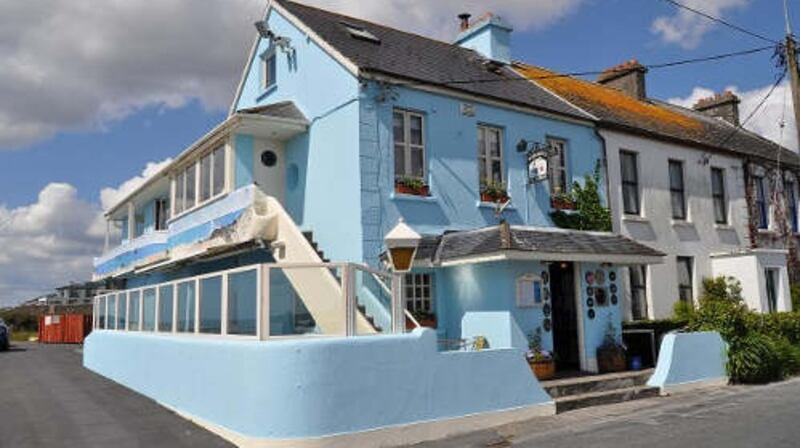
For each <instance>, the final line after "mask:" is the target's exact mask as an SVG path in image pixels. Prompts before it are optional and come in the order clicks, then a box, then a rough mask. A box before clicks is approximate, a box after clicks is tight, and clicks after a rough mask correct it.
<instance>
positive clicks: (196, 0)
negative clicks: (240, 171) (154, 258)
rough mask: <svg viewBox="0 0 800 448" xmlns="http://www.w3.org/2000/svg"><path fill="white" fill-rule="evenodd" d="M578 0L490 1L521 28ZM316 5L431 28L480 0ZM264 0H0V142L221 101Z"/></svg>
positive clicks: (446, 32) (336, 0) (451, 27)
mask: <svg viewBox="0 0 800 448" xmlns="http://www.w3.org/2000/svg"><path fill="white" fill-rule="evenodd" d="M581 1H582V0H560V1H555V0H506V1H503V2H497V3H498V4H496V5H492V6H493V7H496V12H497V13H499V14H502V15H504V16H506V17H507V18H508V19H509V20H510V21H511V22H512V23H513V24H514V25H516V26H517V28H518V29H537V28H541V27H543V26H546V25H548V24H550V23H552V22H553V21H555V20H558V19H559V18H562V17H564V16H565V15H566V14H568V13H569V12H571V11H573V10H575V9H576V7H577V5H578V4H579V3H580V2H581ZM308 3H311V4H314V5H316V6H322V7H327V8H332V9H334V10H338V11H342V12H345V13H349V14H353V15H357V16H359V17H363V18H367V19H371V20H375V21H380V22H386V23H388V24H391V25H395V26H398V27H401V28H403V29H409V30H411V31H416V32H420V33H424V34H428V35H433V36H436V37H442V38H449V37H452V36H453V35H454V34H455V29H456V26H457V21H456V18H455V16H456V15H457V14H458V13H459V12H462V11H465V10H468V11H471V12H473V13H475V14H476V15H477V14H480V13H482V12H483V9H484V8H486V5H485V2H483V1H481V0H466V1H459V0H436V1H431V0H370V1H358V2H356V1H354V0H311V1H309V2H308ZM265 5H266V0H202V1H201V0H159V1H157V2H156V1H153V2H143V1H131V0H105V1H102V2H98V1H95V0H70V1H61V0H37V1H14V0H0V54H2V55H3V57H2V58H0V149H3V148H6V149H8V148H18V147H23V146H25V145H27V144H30V143H34V142H36V141H40V140H42V139H46V138H48V137H50V136H52V135H53V134H55V133H58V132H60V131H64V130H72V129H91V128H101V127H102V126H103V125H104V124H107V123H109V122H112V121H114V120H118V119H122V118H124V117H126V116H128V115H129V114H131V113H132V112H135V111H137V110H140V109H142V108H144V107H148V106H158V107H165V108H175V107H180V106H182V105H184V104H186V103H187V102H188V101H190V100H192V99H199V100H200V101H201V103H202V104H203V105H204V106H205V107H207V108H209V109H213V110H224V109H225V108H226V107H227V106H228V104H229V102H230V101H231V99H232V98H233V94H234V92H235V88H236V84H237V82H238V81H239V80H238V77H239V75H240V73H241V69H242V66H243V64H244V62H245V59H246V57H247V53H248V50H249V48H250V43H251V42H252V39H253V37H254V35H255V32H254V29H253V26H252V23H253V22H255V21H256V20H257V19H258V18H259V17H260V16H261V14H262V13H263V10H264V7H265Z"/></svg>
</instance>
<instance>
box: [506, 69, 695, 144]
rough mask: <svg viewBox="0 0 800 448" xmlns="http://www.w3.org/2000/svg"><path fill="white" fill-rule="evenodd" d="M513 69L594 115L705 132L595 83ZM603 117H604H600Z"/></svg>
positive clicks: (670, 113) (543, 71)
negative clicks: (596, 110) (599, 111)
mask: <svg viewBox="0 0 800 448" xmlns="http://www.w3.org/2000/svg"><path fill="white" fill-rule="evenodd" d="M514 68H515V69H516V70H517V71H518V72H519V73H520V74H522V75H523V76H525V77H527V78H528V79H530V80H532V81H534V82H535V83H537V84H539V85H541V86H542V87H544V88H546V89H548V90H550V91H551V92H553V93H554V94H556V95H558V96H561V97H563V98H565V99H566V100H568V101H570V102H573V103H575V105H576V106H578V107H582V108H584V109H587V110H588V112H590V113H591V112H592V109H594V108H602V109H605V110H606V111H608V112H609V113H611V114H615V115H617V116H621V118H624V119H626V121H630V122H631V123H634V124H635V123H641V124H645V123H644V122H649V123H651V124H653V125H656V126H660V127H670V128H673V130H675V129H674V128H675V127H678V128H681V129H682V130H685V131H690V132H691V131H702V130H703V123H702V122H700V121H699V120H695V119H693V118H691V117H689V116H686V115H683V114H680V113H677V112H673V111H671V110H669V109H667V108H665V107H661V106H658V105H655V104H651V103H648V102H646V101H640V100H637V99H636V98H633V97H630V96H628V95H626V94H624V93H622V92H620V91H618V90H615V89H613V88H610V87H605V86H602V85H599V84H595V83H592V82H588V81H584V80H581V79H576V78H573V77H570V76H561V75H559V74H558V73H555V72H552V71H550V70H546V69H543V68H541V67H534V66H531V65H527V64H522V63H515V64H514ZM599 118H601V119H602V118H603V117H599Z"/></svg>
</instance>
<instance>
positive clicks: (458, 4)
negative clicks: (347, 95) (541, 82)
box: [0, 0, 800, 304]
mask: <svg viewBox="0 0 800 448" xmlns="http://www.w3.org/2000/svg"><path fill="white" fill-rule="evenodd" d="M309 1H310V2H311V3H313V4H317V5H324V6H326V7H333V8H336V9H338V10H341V11H345V12H349V13H353V12H356V13H357V14H356V15H359V16H362V17H365V18H368V19H372V20H376V21H381V22H389V23H390V24H392V25H395V26H400V27H403V28H407V29H411V30H413V31H416V32H420V33H425V34H428V35H431V36H434V37H437V38H451V37H452V36H453V35H454V34H455V32H456V27H457V21H456V19H455V16H456V14H457V13H459V12H462V11H463V10H469V11H470V12H472V13H473V14H476V15H477V14H480V13H482V12H484V9H486V8H487V7H494V8H495V10H496V11H498V12H499V13H500V14H501V15H502V14H505V15H506V18H507V19H509V20H510V21H511V22H512V23H513V24H514V25H515V27H516V29H517V30H516V31H515V33H514V49H513V51H514V57H515V58H517V59H522V60H525V61H527V62H530V63H534V64H537V65H542V66H546V67H550V68H553V69H557V70H559V71H564V72H572V71H584V70H601V69H604V68H607V67H610V66H612V65H615V64H617V63H619V62H622V61H624V60H626V59H630V58H637V59H639V60H640V61H641V62H643V63H659V62H666V61H671V60H678V59H686V58H693V57H700V56H706V55H712V54H717V53H725V52H730V51H738V50H744V49H749V48H755V47H759V46H763V45H765V43H764V42H763V41H760V40H757V39H755V38H752V37H750V36H746V35H743V34H740V33H737V32H735V31H733V30H730V29H727V28H725V27H722V26H716V25H712V24H710V23H708V22H707V21H705V19H701V18H698V17H694V16H692V15H690V14H686V13H680V12H678V10H677V9H676V8H675V7H674V6H671V5H669V4H668V3H666V2H664V1H661V0H561V1H552V0H547V1H545V0H542V1H537V0H495V1H478V0H466V1H455V0H442V1H437V2H431V1H430V0H405V1H404V0H371V1H369V2H363V1H359V2H354V1H353V0H309ZM684 2H685V3H689V4H692V5H693V6H695V7H697V8H700V9H703V10H705V11H708V12H711V13H713V14H715V15H719V16H722V17H724V18H725V19H726V20H729V21H730V22H733V23H736V24H738V25H741V26H743V27H745V28H749V29H752V30H753V31H756V32H758V33H761V34H765V35H768V36H770V37H772V38H775V39H781V37H782V35H783V30H784V25H783V11H782V0H685V1H684ZM117 3H120V4H114V6H113V7H108V8H107V10H102V11H99V10H96V8H97V3H96V2H92V1H89V0H74V1H71V2H58V1H57V0H46V1H41V2H18V1H15V0H0V52H7V53H5V54H9V55H11V57H9V58H5V59H6V60H5V61H0V304H2V303H3V301H6V302H9V301H12V300H13V301H16V300H19V299H21V298H23V297H27V296H29V295H31V294H38V293H39V292H41V291H46V290H48V289H49V288H51V287H53V286H56V284H58V283H63V282H68V281H72V280H82V279H86V278H88V277H89V275H90V266H91V257H90V254H92V253H96V252H97V251H98V250H99V249H100V248H99V247H98V244H99V235H98V233H97V231H96V228H97V226H98V222H97V217H96V216H86V217H84V219H80V218H81V217H75V218H74V219H71V220H68V221H69V222H70V223H71V225H76V226H82V227H85V228H86V229H88V228H92V229H94V230H91V231H89V230H86V229H84V230H86V231H84V232H83V233H81V231H77V232H75V231H74V230H75V229H67V228H66V227H65V224H64V223H65V221H64V220H63V219H62V217H63V216H64V215H65V214H66V212H62V211H60V210H61V209H62V208H69V209H71V210H76V209H81V207H85V209H81V210H86V212H85V213H84V214H87V215H91V214H93V213H95V214H99V211H100V209H101V205H100V200H101V191H102V190H103V189H110V190H107V193H108V198H113V197H114V194H113V193H115V192H117V193H119V191H117V190H118V189H119V188H120V186H122V185H123V184H125V183H126V181H128V184H127V186H125V188H129V187H131V186H133V185H135V183H136V182H135V181H136V179H134V182H131V181H130V180H131V179H132V178H135V177H136V176H139V175H141V174H142V170H143V169H144V168H145V166H146V164H147V163H149V162H158V161H162V160H164V159H166V158H168V157H171V156H175V155H176V154H177V153H179V152H180V151H182V150H183V149H184V148H185V147H186V146H187V145H189V144H190V143H192V142H193V141H194V140H195V139H197V138H199V137H200V136H202V135H203V134H204V133H205V132H206V131H208V130H209V129H210V128H212V127H213V126H214V125H215V124H217V123H218V122H219V121H220V120H222V119H223V118H224V116H225V114H226V110H225V109H226V106H227V103H228V102H229V100H230V99H231V98H232V96H233V93H234V88H235V85H236V82H237V81H238V76H239V74H240V70H241V64H242V63H243V62H244V59H245V57H246V56H247V53H248V50H249V41H250V39H252V37H253V31H252V22H253V21H254V18H255V17H258V15H259V14H260V11H261V9H263V7H264V4H265V2H264V1H261V0H193V1H190V0H164V1H163V2H158V3H157V5H158V6H155V5H154V4H152V3H151V2H144V1H129V2H117ZM790 4H792V6H793V7H794V8H795V10H796V11H795V12H796V16H797V17H798V18H800V1H796V0H792V1H791V2H790ZM87 11H90V12H91V13H92V14H87ZM104 14H105V15H104ZM67 19H70V20H69V21H67ZM795 22H796V21H795ZM65 23H71V24H72V25H71V26H72V28H70V26H68V25H67V26H65V25H64V24H65ZM657 23H661V26H662V27H661V30H662V31H661V32H658V31H656V30H655V28H656V27H657V25H656V24H657ZM46 26H47V27H49V28H48V29H53V30H56V31H55V32H54V33H52V34H54V35H53V36H44V37H42V34H47V33H36V32H35V31H36V29H38V28H40V27H46ZM665 27H666V28H665ZM204 29H214V30H215V31H214V32H213V33H211V32H204V31H203V30H204ZM4 30H5V31H4ZM4 64H5V65H7V67H6V68H5V69H4ZM776 71H777V70H776V69H775V68H774V64H773V63H772V61H771V52H769V51H768V52H764V53H761V54H758V55H754V56H747V57H743V58H736V59H731V60H727V61H721V62H711V63H707V64H695V65H689V66H684V67H679V68H672V69H663V70H654V71H652V72H651V73H649V75H648V86H647V87H648V93H649V95H650V96H651V97H655V98H660V99H673V100H676V101H677V100H678V99H684V101H689V102H690V101H693V100H694V99H696V96H697V95H698V94H700V93H703V92H707V90H698V91H696V90H695V89H697V88H704V89H711V90H714V91H719V90H722V89H725V88H729V87H735V88H736V91H737V92H738V93H740V95H742V96H743V97H744V98H745V102H744V104H743V109H745V110H746V108H747V105H748V104H752V103H754V101H755V100H756V99H760V95H759V93H760V92H763V90H764V89H765V88H767V87H768V86H769V85H771V84H772V82H773V81H774V76H775V73H776ZM4 73H5V74H4ZM9 73H10V75H9ZM698 92H699V93H698ZM693 94H694V96H693ZM782 94H783V92H782V91H778V92H776V94H775V95H773V97H774V98H773V99H772V100H771V102H770V105H769V107H768V108H767V110H765V113H764V114H760V115H763V117H758V120H754V123H753V126H755V127H756V129H758V130H763V132H765V133H767V134H769V133H770V132H773V133H774V132H776V131H775V129H777V125H776V121H777V118H776V116H778V115H780V113H781V112H782V110H783V102H782V100H783V97H782ZM748 102H749V103H748ZM789 109H791V105H789ZM756 121H758V122H756ZM759 126H760V127H759ZM771 136H772V137H773V138H777V137H776V135H771ZM787 144H789V143H788V142H787ZM48 187H50V188H49V189H48ZM43 193H46V194H43ZM107 200H108V199H107ZM71 204H74V205H71ZM37 207H38V208H37ZM48 207H49V208H48ZM34 212H35V213H51V214H52V219H51V221H52V223H51V224H52V225H50V226H49V227H48V226H43V227H42V228H41V229H39V230H37V229H31V227H30V226H27V228H25V229H22V228H21V227H20V226H21V225H20V223H22V222H25V220H26V219H31V218H30V216H32V214H33V213H34ZM36 216H39V215H36ZM48 216H50V215H48ZM48 222H49V221H48ZM9 223H10V224H9ZM37 232H39V233H37ZM68 234H69V235H72V234H76V235H78V236H77V237H75V238H74V239H75V241H74V243H75V245H74V246H75V247H73V245H71V246H70V251H68V252H69V255H66V256H69V257H72V258H70V259H68V260H67V259H65V260H63V263H62V265H68V266H69V268H68V269H51V267H52V263H53V261H52V260H48V259H47V257H45V256H40V257H36V258H35V259H34V258H31V259H28V258H26V256H25V251H24V250H22V249H23V248H22V246H24V245H26V244H36V243H34V242H41V241H48V238H51V237H52V236H53V235H56V236H57V237H61V236H63V235H68ZM51 240H52V238H51ZM26 242H27V243H26ZM81 245H82V246H81ZM14 246H18V247H16V248H15V247H14ZM78 246H80V247H78ZM15 249H16V250H15ZM52 250H53V251H56V250H59V249H58V248H57V246H56V247H54V248H53V249H52ZM4 251H5V252H6V255H7V256H5V257H4V256H3V252H4ZM10 253H16V255H15V256H13V257H12V256H8V254H10ZM4 260H5V261H4ZM4 263H6V264H5V265H4ZM26 263H27V264H26ZM22 265H24V266H22ZM51 271H57V272H51ZM43 272H46V274H42V273H43ZM23 273H24V275H23ZM40 274H41V275H40Z"/></svg>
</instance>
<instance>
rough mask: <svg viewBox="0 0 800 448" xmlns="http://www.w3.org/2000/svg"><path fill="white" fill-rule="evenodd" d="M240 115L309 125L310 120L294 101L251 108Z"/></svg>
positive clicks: (243, 110)
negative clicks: (258, 116)
mask: <svg viewBox="0 0 800 448" xmlns="http://www.w3.org/2000/svg"><path fill="white" fill-rule="evenodd" d="M239 113H242V114H253V115H263V116H266V117H275V118H288V119H291V120H297V121H303V122H306V123H308V118H306V116H305V115H303V112H301V111H300V109H298V108H297V106H296V105H295V104H294V102H293V101H282V102H280V103H275V104H267V105H266V106H258V107H251V108H249V109H242V110H240V111H239Z"/></svg>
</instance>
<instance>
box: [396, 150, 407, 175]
mask: <svg viewBox="0 0 800 448" xmlns="http://www.w3.org/2000/svg"><path fill="white" fill-rule="evenodd" d="M394 175H395V177H403V176H405V175H406V152H405V147H404V146H403V145H394Z"/></svg>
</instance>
